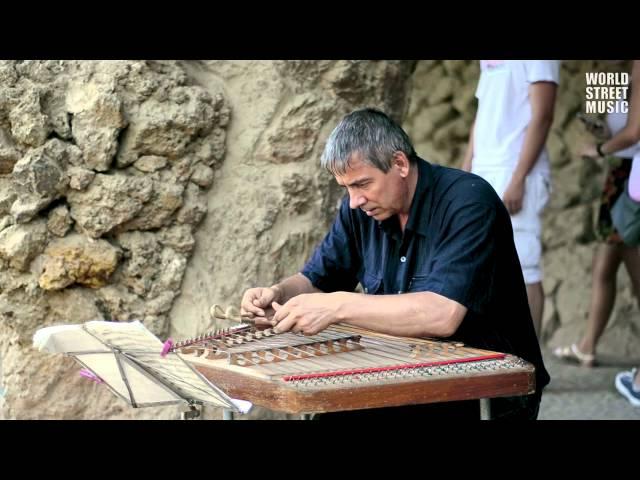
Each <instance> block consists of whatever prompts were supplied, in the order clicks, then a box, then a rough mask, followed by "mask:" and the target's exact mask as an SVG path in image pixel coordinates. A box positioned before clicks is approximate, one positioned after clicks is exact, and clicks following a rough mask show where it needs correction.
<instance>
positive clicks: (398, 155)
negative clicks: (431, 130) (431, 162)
mask: <svg viewBox="0 0 640 480" xmlns="http://www.w3.org/2000/svg"><path fill="white" fill-rule="evenodd" d="M410 165H411V162H409V158H408V157H407V156H406V155H405V154H404V152H395V153H394V154H393V166H394V167H395V168H397V169H398V171H399V172H400V176H401V177H403V178H405V177H407V176H408V175H409V167H410Z"/></svg>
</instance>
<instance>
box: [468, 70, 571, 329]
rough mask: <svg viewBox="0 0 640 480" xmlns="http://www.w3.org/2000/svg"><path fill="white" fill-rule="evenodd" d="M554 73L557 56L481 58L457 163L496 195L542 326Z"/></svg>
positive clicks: (535, 316)
mask: <svg viewBox="0 0 640 480" xmlns="http://www.w3.org/2000/svg"><path fill="white" fill-rule="evenodd" d="M559 76H560V61H558V60H482V61H481V62H480V80H479V82H478V88H477V90H476V97H477V98H478V111H477V113H476V118H475V121H474V123H473V125H472V127H471V135H470V138H469V145H468V147H467V152H466V154H465V158H464V162H463V165H462V169H463V170H465V171H467V172H473V173H475V174H477V175H479V176H481V177H482V178H484V179H485V180H486V181H488V182H489V183H490V184H491V186H492V187H493V188H494V189H495V191H496V192H497V193H498V195H499V196H500V197H501V198H502V201H503V202H504V204H505V206H506V207H507V210H508V211H509V214H510V215H511V222H512V225H513V234H514V240H515V244H516V249H517V251H518V257H519V259H520V264H521V265H522V273H523V275H524V281H525V283H526V285H527V297H528V300H529V308H530V309H531V317H532V318H533V324H534V326H535V329H536V333H537V334H538V336H539V335H540V329H541V326H542V313H543V308H544V291H543V289H542V268H541V255H542V240H541V232H542V219H541V215H542V211H543V210H544V207H545V205H546V204H547V202H548V200H549V194H550V176H551V175H550V167H549V156H548V154H547V150H546V148H545V143H546V141H547V136H548V134H549V129H550V128H551V123H552V122H553V110H554V106H555V100H556V90H557V86H558V81H559Z"/></svg>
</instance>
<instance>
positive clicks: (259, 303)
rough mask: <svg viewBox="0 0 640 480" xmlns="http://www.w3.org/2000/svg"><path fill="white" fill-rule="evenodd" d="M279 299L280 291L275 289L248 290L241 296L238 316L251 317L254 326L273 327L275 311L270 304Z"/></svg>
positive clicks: (259, 288)
mask: <svg viewBox="0 0 640 480" xmlns="http://www.w3.org/2000/svg"><path fill="white" fill-rule="evenodd" d="M279 299H280V290H279V289H278V288H277V287H257V288H250V289H249V290H247V291H246V292H244V295H243V296H242V302H241V304H240V314H241V315H242V316H245V315H248V316H251V315H253V316H254V319H255V321H256V325H274V323H273V321H272V320H273V315H274V314H275V310H274V309H273V306H272V303H273V302H275V301H277V300H279Z"/></svg>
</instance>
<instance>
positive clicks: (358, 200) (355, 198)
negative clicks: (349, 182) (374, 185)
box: [349, 195, 367, 209]
mask: <svg viewBox="0 0 640 480" xmlns="http://www.w3.org/2000/svg"><path fill="white" fill-rule="evenodd" d="M365 203H367V199H366V198H364V197H363V196H362V195H350V196H349V207H351V208H352V209H355V208H359V207H361V206H362V205H364V204H365Z"/></svg>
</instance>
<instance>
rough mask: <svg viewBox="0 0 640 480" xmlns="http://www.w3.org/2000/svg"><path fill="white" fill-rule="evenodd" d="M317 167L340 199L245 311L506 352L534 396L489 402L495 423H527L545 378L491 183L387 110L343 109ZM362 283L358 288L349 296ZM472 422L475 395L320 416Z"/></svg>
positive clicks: (268, 318)
mask: <svg viewBox="0 0 640 480" xmlns="http://www.w3.org/2000/svg"><path fill="white" fill-rule="evenodd" d="M321 164H322V165H323V166H324V167H325V168H326V169H328V170H329V171H330V172H331V173H332V174H333V175H334V176H335V179H336V181H337V182H338V184H340V185H341V186H343V187H344V188H345V189H346V191H347V194H348V195H346V196H345V198H344V199H343V201H342V204H341V206H340V208H339V212H338V214H337V216H336V218H335V220H334V223H333V225H332V227H331V229H330V231H329V232H328V233H327V235H326V236H325V238H324V240H323V241H322V242H321V243H320V245H319V246H318V247H317V248H316V250H315V252H314V253H313V255H312V256H311V258H310V259H309V260H308V262H307V263H306V265H305V266H304V268H303V269H302V270H301V272H300V273H297V274H295V275H293V276H290V277H288V278H286V279H284V280H282V281H281V282H279V283H277V284H276V285H273V286H271V287H259V288H251V289H249V290H247V291H246V292H245V294H244V296H243V298H242V304H241V310H242V314H243V315H253V316H255V321H256V324H258V325H260V324H262V325H274V329H275V330H276V332H284V331H293V332H300V333H303V334H305V335H314V334H316V333H318V332H320V331H322V330H324V329H325V328H327V327H328V326H330V325H332V324H334V323H337V322H341V323H345V324H349V325H354V326H358V327H363V328H367V329H370V330H374V331H377V332H381V333H386V334H390V335H396V336H406V337H441V338H449V339H452V340H456V341H461V342H463V343H465V344H467V345H469V346H471V347H476V348H482V349H487V350H495V351H500V352H504V353H511V354H513V355H516V356H518V357H520V358H523V359H525V360H527V361H529V362H531V363H532V364H533V365H534V366H535V368H536V391H535V393H533V394H531V395H527V396H521V397H509V398H498V399H492V400H491V412H492V416H493V418H510V419H535V418H536V417H537V414H538V407H539V403H540V397H541V392H542V388H543V387H544V386H545V385H546V384H547V383H548V382H549V375H548V374H547V371H546V370H545V367H544V364H543V362H542V356H541V353H540V347H539V345H538V341H537V339H536V335H535V331H534V328H533V323H532V321H531V316H530V314H529V307H528V304H527V295H526V290H525V286H524V281H523V278H522V272H521V270H520V266H519V263H518V258H517V253H516V249H515V246H514V243H513V233H512V230H511V222H510V220H509V215H508V213H507V211H506V209H505V208H504V205H503V204H502V202H501V201H500V198H499V197H498V196H497V195H496V193H495V191H494V190H493V189H492V188H491V186H490V185H489V184H488V183H487V182H486V181H484V180H482V179H481V178H480V177H478V176H476V175H473V174H470V173H466V172H463V171H461V170H457V169H452V168H446V167H440V166H436V165H431V164H429V163H428V162H426V161H424V160H423V159H421V158H420V157H418V156H417V154H416V152H415V150H414V148H413V146H412V144H411V142H410V140H409V137H408V136H407V134H406V133H405V132H404V130H402V128H400V126H399V125H397V124H396V123H395V122H394V121H392V120H391V119H390V118H389V117H388V116H387V115H385V114H384V113H382V112H380V111H378V110H374V109H364V110H358V111H355V112H352V113H351V114H349V115H347V116H346V117H345V118H344V119H343V120H342V121H341V122H340V124H339V125H338V126H337V127H336V128H335V129H334V131H333V132H332V134H331V135H330V136H329V139H328V140H327V144H326V146H325V149H324V152H323V154H322V158H321ZM358 282H360V283H361V284H362V286H363V289H364V293H363V294H361V293H355V292H354V289H355V287H356V285H357V284H358ZM400 414H403V415H405V414H406V415H412V416H413V415H416V416H417V418H419V419H427V418H428V419H435V420H443V419H455V420H460V419H478V418H479V404H478V402H477V401H460V402H447V403H437V404H428V405H412V406H406V407H394V408H382V409H368V410H360V411H355V412H336V413H327V414H323V415H321V417H322V418H323V419H327V418H333V419H335V418H343V417H348V418H370V417H372V416H375V418H381V417H382V418H386V417H391V418H395V417H397V416H399V415H400Z"/></svg>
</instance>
